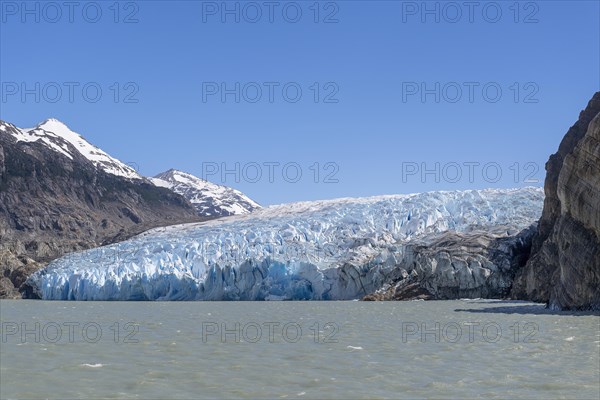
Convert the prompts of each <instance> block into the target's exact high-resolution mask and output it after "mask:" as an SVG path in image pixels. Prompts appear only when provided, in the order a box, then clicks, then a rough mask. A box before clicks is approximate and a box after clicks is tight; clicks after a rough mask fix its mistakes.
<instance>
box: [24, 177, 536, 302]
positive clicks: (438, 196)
mask: <svg viewBox="0 0 600 400" xmlns="http://www.w3.org/2000/svg"><path fill="white" fill-rule="evenodd" d="M543 198H544V194H543V191H542V190H541V189H539V188H523V189H512V190H493V189H489V190H470V191H452V192H431V193H422V194H412V195H395V196H380V197H372V198H361V199H338V200H329V201H317V202H303V203H295V204H286V205H281V206H272V207H267V208H263V209H259V210H256V211H254V212H253V213H251V214H248V215H241V216H233V217H230V218H226V219H217V220H212V221H208V222H202V223H194V224H185V225H178V226H171V227H165V228H156V229H153V230H150V231H147V232H145V233H143V234H141V235H138V236H136V237H134V238H132V239H130V240H127V241H125V242H121V243H118V244H114V245H110V246H105V247H102V248H99V249H95V250H91V251H85V252H79V253H74V254H71V255H68V256H66V257H63V258H61V259H58V260H56V261H54V262H52V263H51V264H49V266H48V267H47V268H46V269H45V270H43V271H40V272H38V273H36V274H35V275H33V276H31V277H30V278H29V280H28V282H27V284H28V285H29V286H30V287H32V288H33V292H34V293H36V294H37V295H38V296H40V297H41V298H43V299H75V300H229V299H236V300H264V299H353V298H358V297H361V296H364V295H365V294H368V293H370V292H372V291H374V290H377V288H378V287H380V286H381V285H382V284H383V282H384V281H385V279H386V276H387V275H388V274H389V272H390V271H391V270H392V269H393V268H395V266H396V265H397V264H398V263H399V262H400V261H401V260H402V259H403V257H404V254H403V253H404V252H405V251H406V252H408V251H410V250H408V248H407V247H406V246H408V245H409V244H410V243H414V242H415V241H417V240H423V239H424V238H427V237H430V236H432V235H440V234H443V233H444V232H457V233H472V232H478V231H490V230H492V229H493V230H494V231H500V232H504V234H508V232H512V233H510V234H514V232H518V231H520V230H522V229H525V228H528V227H529V226H530V225H531V224H533V223H535V222H536V221H537V220H538V218H539V217H540V215H541V212H542V206H543ZM463 264H464V265H462V266H461V267H460V272H459V270H458V267H457V266H455V265H454V264H452V263H447V265H446V264H444V265H440V268H441V269H442V270H441V273H443V274H445V276H447V279H448V280H460V282H461V284H462V283H463V282H466V284H467V285H469V284H472V282H473V279H474V276H475V275H477V276H478V277H479V278H480V280H482V279H483V280H487V279H494V278H495V277H496V276H497V274H498V273H499V272H498V269H499V268H502V267H498V266H495V265H494V264H493V263H490V262H487V261H482V262H480V263H479V264H477V265H475V264H470V263H469V262H467V263H465V262H463ZM442 267H443V268H442ZM433 268H434V269H435V265H434V266H433Z"/></svg>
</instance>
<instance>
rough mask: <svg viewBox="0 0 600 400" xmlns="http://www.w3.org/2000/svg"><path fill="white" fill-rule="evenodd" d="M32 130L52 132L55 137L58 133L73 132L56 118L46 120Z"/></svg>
mask: <svg viewBox="0 0 600 400" xmlns="http://www.w3.org/2000/svg"><path fill="white" fill-rule="evenodd" d="M34 129H43V130H45V131H50V132H53V133H55V134H57V135H60V133H62V132H65V131H68V132H73V131H72V130H71V129H70V128H69V127H68V126H67V125H66V124H65V123H64V122H62V121H59V120H58V119H56V118H48V119H46V120H44V121H42V122H40V123H39V124H37V125H36V127H35V128H34Z"/></svg>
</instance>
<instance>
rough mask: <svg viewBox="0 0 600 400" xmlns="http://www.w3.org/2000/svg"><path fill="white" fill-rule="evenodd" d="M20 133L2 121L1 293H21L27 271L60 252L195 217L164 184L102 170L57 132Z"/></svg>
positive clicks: (30, 271) (0, 155) (96, 151)
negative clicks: (27, 135) (55, 134)
mask: <svg viewBox="0 0 600 400" xmlns="http://www.w3.org/2000/svg"><path fill="white" fill-rule="evenodd" d="M23 135H24V134H23V131H22V130H20V129H18V128H17V127H15V126H14V125H12V124H10V123H7V122H3V121H0V298H2V297H5V298H6V297H10V298H14V297H20V294H19V292H18V291H17V289H18V288H19V287H20V286H21V284H22V283H23V282H24V281H25V280H26V279H27V277H28V276H29V275H30V274H31V273H32V272H34V271H36V270H38V269H40V268H41V267H43V266H44V265H45V264H46V263H47V262H48V261H50V260H53V259H55V258H57V257H59V256H62V255H64V254H66V253H69V252H72V251H77V250H82V249H88V248H91V247H96V246H100V245H104V244H109V243H113V242H116V241H120V240H124V239H127V238H129V237H131V236H133V235H135V234H138V233H140V232H143V231H145V230H147V229H149V228H153V227H157V226H163V225H171V224H176V223H184V222H191V221H198V220H199V218H198V217H197V215H196V213H195V210H194V208H193V206H192V205H191V204H190V203H189V202H188V201H187V200H186V199H184V198H183V197H182V196H180V195H177V194H175V193H173V192H172V191H170V190H168V189H165V188H159V187H156V186H154V185H153V184H151V183H150V182H149V181H147V180H144V179H128V178H127V177H124V176H117V175H114V174H110V173H107V172H106V171H105V170H103V169H102V168H100V167H99V166H98V165H96V164H98V163H97V162H96V164H95V163H94V162H93V160H90V158H92V157H90V158H86V157H85V156H84V155H83V154H81V153H80V151H79V149H78V148H77V147H76V146H74V145H72V144H70V143H68V142H66V141H59V139H60V138H59V137H50V135H49V134H48V135H47V136H45V137H44V138H43V139H45V138H46V137H50V138H51V139H53V140H54V141H53V142H44V141H43V140H37V141H33V139H35V138H33V139H30V140H29V141H28V140H19V137H21V136H23ZM32 137H33V134H32ZM57 143H59V144H60V148H58V150H60V151H57V149H55V148H56V147H57ZM99 154H100V153H99V150H95V151H94V153H93V155H96V158H98V157H99V156H98V155H99ZM103 165H104V164H103Z"/></svg>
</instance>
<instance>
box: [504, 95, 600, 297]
mask: <svg viewBox="0 0 600 400" xmlns="http://www.w3.org/2000/svg"><path fill="white" fill-rule="evenodd" d="M599 113H600V92H597V93H596V94H595V95H594V96H593V98H592V100H590V102H589V103H588V106H587V107H586V109H585V110H584V111H582V112H581V113H580V115H579V120H578V121H577V122H576V123H575V125H573V126H572V127H571V128H570V129H569V131H568V132H567V134H566V136H565V137H564V139H563V140H562V142H561V144H560V146H559V149H558V152H557V153H556V154H554V155H552V156H551V157H550V159H549V160H548V162H547V164H546V171H547V175H546V181H545V184H544V191H545V194H546V198H545V202H544V210H543V214H542V218H541V219H540V222H539V229H538V232H537V234H536V236H535V237H534V241H533V247H532V251H531V256H530V259H529V261H528V262H527V264H526V266H525V267H524V268H523V269H522V270H520V271H519V273H518V274H517V276H516V278H515V282H514V285H513V289H512V296H513V297H514V298H518V299H528V300H534V301H540V302H548V303H549V305H550V307H551V308H554V309H600V114H599Z"/></svg>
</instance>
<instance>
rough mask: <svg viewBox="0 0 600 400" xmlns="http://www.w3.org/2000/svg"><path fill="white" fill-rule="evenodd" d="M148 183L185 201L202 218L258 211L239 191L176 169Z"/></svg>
mask: <svg viewBox="0 0 600 400" xmlns="http://www.w3.org/2000/svg"><path fill="white" fill-rule="evenodd" d="M149 179H150V181H151V182H152V183H154V184H155V185H156V186H161V187H165V188H168V189H171V190H172V191H174V192H175V193H178V194H180V195H182V196H183V197H185V198H186V199H188V200H189V201H190V203H192V204H193V205H194V207H196V210H197V211H198V215H200V216H202V217H216V216H230V215H242V214H248V213H250V212H252V211H254V210H256V209H259V208H260V205H259V204H257V203H256V202H254V201H253V200H251V199H250V198H248V197H247V196H246V195H244V194H243V193H242V192H240V191H238V190H235V189H232V188H230V187H227V186H222V185H217V184H215V183H212V182H209V181H206V180H204V179H200V178H198V177H196V176H194V175H192V174H188V173H186V172H182V171H178V170H175V169H170V170H168V171H166V172H163V173H160V174H158V175H156V176H155V177H154V178H149Z"/></svg>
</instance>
